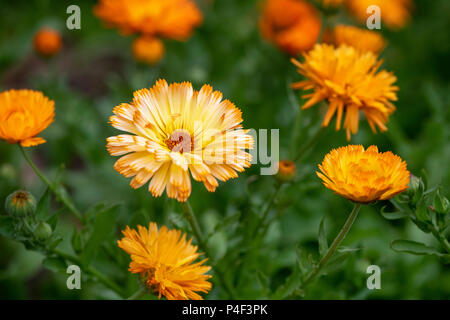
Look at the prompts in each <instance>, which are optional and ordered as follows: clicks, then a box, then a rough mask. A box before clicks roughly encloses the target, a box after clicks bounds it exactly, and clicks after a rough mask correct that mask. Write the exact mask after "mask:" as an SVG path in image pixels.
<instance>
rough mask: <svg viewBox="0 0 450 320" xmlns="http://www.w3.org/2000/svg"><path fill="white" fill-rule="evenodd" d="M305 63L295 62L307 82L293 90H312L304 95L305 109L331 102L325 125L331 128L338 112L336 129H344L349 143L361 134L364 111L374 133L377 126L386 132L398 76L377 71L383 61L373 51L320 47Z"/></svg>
mask: <svg viewBox="0 0 450 320" xmlns="http://www.w3.org/2000/svg"><path fill="white" fill-rule="evenodd" d="M304 57H305V61H304V62H303V63H300V62H299V61H297V60H295V59H292V63H293V64H295V65H296V66H297V67H298V72H299V73H300V74H301V75H303V76H305V77H306V78H307V79H306V80H304V81H300V82H296V83H293V84H292V88H294V89H303V90H313V92H312V93H308V94H306V95H304V96H303V97H304V98H309V100H308V101H307V102H306V103H305V104H304V105H303V107H302V109H307V108H310V107H312V106H314V105H316V104H317V103H319V102H320V101H323V100H327V101H328V110H327V113H326V114H325V117H324V120H323V122H322V126H328V124H329V123H330V121H331V119H332V118H333V116H334V115H335V114H336V113H337V118H336V130H339V129H340V128H341V121H342V117H343V115H344V111H345V112H346V114H345V119H344V128H345V130H346V133H347V140H350V137H351V134H355V133H356V132H357V131H358V124H359V113H360V111H362V112H363V113H364V115H365V117H366V119H367V122H368V123H369V125H370V128H371V129H372V131H373V132H376V127H378V128H379V129H380V130H381V131H386V130H387V127H386V125H385V124H386V123H387V121H388V119H389V116H390V115H391V114H392V113H393V112H394V110H395V106H394V105H393V104H392V103H391V102H390V101H395V100H397V95H396V91H397V90H398V87H396V86H394V85H393V83H394V82H395V81H396V77H395V76H394V75H393V74H392V73H389V72H387V71H384V70H382V71H378V68H379V67H380V64H381V61H378V60H377V56H376V55H374V54H373V53H372V52H370V51H368V52H361V51H359V50H356V49H355V48H353V47H348V46H346V45H341V46H340V47H339V48H334V47H333V46H332V45H327V44H317V45H316V46H315V47H314V49H313V50H311V51H309V52H308V53H306V54H304Z"/></svg>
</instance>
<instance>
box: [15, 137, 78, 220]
mask: <svg viewBox="0 0 450 320" xmlns="http://www.w3.org/2000/svg"><path fill="white" fill-rule="evenodd" d="M18 146H19V149H20V151H21V152H22V155H23V157H24V158H25V160H26V161H27V162H28V164H29V165H30V167H31V168H32V169H33V170H34V172H35V173H36V175H37V176H38V177H39V178H40V179H41V180H42V182H44V183H45V184H46V185H47V187H48V188H49V189H50V190H51V191H52V192H53V193H54V194H55V195H56V197H57V198H58V200H59V201H60V202H62V203H63V204H64V205H65V206H66V208H67V209H69V211H70V212H72V213H73V214H74V215H75V216H76V217H77V218H78V219H79V220H80V221H84V218H83V215H82V214H81V212H80V211H79V210H78V209H77V208H76V207H75V206H74V205H73V203H72V202H71V201H69V200H68V199H67V198H66V197H63V196H62V195H61V193H60V191H59V190H58V189H57V188H56V186H55V184H54V183H52V182H51V181H50V180H49V179H47V177H46V176H45V175H44V174H43V173H42V172H41V170H39V168H38V167H37V166H36V165H35V164H34V162H33V160H31V158H30V157H29V155H28V154H27V152H26V151H25V149H24V148H23V147H22V146H21V145H20V144H19V145H18Z"/></svg>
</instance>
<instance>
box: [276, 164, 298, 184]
mask: <svg viewBox="0 0 450 320" xmlns="http://www.w3.org/2000/svg"><path fill="white" fill-rule="evenodd" d="M296 172H297V169H296V167H295V163H294V162H292V161H289V160H281V161H280V162H278V173H277V178H278V179H279V180H281V181H283V182H286V181H291V180H292V179H293V178H295V174H296Z"/></svg>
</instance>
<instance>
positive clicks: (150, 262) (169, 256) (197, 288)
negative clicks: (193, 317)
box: [117, 222, 211, 300]
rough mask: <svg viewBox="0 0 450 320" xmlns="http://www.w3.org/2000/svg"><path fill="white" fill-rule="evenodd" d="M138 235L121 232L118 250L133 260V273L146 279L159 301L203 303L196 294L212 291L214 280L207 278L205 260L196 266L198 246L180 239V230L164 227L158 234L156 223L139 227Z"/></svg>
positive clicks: (131, 266)
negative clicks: (197, 301) (210, 280)
mask: <svg viewBox="0 0 450 320" xmlns="http://www.w3.org/2000/svg"><path fill="white" fill-rule="evenodd" d="M137 229H138V230H137V231H136V230H133V229H130V228H129V227H128V226H127V228H126V229H125V230H123V231H122V233H123V235H124V237H123V238H122V240H119V241H117V243H118V245H119V247H120V248H121V249H123V250H124V251H126V252H127V253H128V254H130V256H131V260H132V261H131V262H130V268H129V269H128V270H129V271H130V272H132V273H139V274H141V276H142V277H144V279H145V282H146V285H147V286H148V287H149V288H151V289H152V290H153V291H154V292H155V293H157V294H158V297H159V298H161V296H162V295H163V296H165V297H166V298H167V299H169V300H188V299H194V300H202V297H201V296H200V295H199V294H198V293H197V292H204V293H207V292H208V291H209V290H211V282H209V281H207V280H208V279H209V278H211V276H210V275H206V274H205V273H206V272H208V271H209V270H210V269H211V267H208V266H205V265H203V263H204V262H205V261H206V259H205V260H202V261H199V262H196V263H194V261H195V260H196V259H197V258H198V257H199V256H200V253H198V252H197V246H193V245H192V244H191V240H189V241H187V240H186V234H183V236H181V231H179V230H168V229H167V228H166V227H165V226H162V227H161V228H160V229H159V230H158V226H157V225H156V223H154V222H151V223H150V225H149V228H148V229H147V228H145V227H142V226H138V227H137Z"/></svg>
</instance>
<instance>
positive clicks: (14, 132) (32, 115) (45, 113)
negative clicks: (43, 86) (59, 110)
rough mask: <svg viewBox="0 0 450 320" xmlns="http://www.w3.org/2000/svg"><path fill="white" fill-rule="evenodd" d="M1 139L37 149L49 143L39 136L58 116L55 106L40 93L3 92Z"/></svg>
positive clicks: (0, 124) (0, 97)
mask: <svg viewBox="0 0 450 320" xmlns="http://www.w3.org/2000/svg"><path fill="white" fill-rule="evenodd" d="M0 106H1V107H0V139H3V140H5V141H6V142H8V143H20V145H21V146H23V147H31V146H36V145H39V144H41V143H45V142H46V141H45V140H44V139H43V138H40V137H36V135H38V134H39V133H40V132H41V131H43V130H44V129H46V128H47V127H48V126H49V125H50V124H51V123H52V122H53V118H54V116H55V112H54V111H55V103H54V102H53V101H52V100H49V99H48V98H47V97H46V96H44V95H43V94H42V92H39V91H33V90H26V89H23V90H9V91H4V92H2V93H0Z"/></svg>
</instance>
